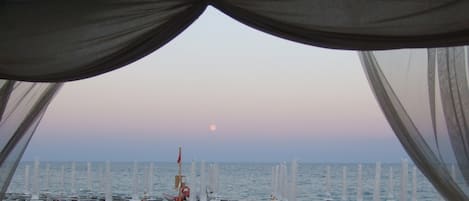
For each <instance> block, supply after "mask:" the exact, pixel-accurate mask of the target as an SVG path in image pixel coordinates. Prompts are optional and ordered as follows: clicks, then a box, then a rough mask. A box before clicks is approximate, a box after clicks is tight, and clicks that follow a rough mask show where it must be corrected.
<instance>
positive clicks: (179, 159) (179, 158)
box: [177, 147, 181, 164]
mask: <svg viewBox="0 0 469 201" xmlns="http://www.w3.org/2000/svg"><path fill="white" fill-rule="evenodd" d="M177 162H178V164H181V147H179V154H178V161H177Z"/></svg>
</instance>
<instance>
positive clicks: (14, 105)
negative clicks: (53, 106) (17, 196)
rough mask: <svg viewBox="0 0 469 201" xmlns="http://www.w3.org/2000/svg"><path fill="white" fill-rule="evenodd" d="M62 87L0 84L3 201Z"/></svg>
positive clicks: (0, 158) (1, 196) (1, 185)
mask: <svg viewBox="0 0 469 201" xmlns="http://www.w3.org/2000/svg"><path fill="white" fill-rule="evenodd" d="M60 86H61V84H55V83H31V82H18V81H8V80H0V105H1V106H0V107H1V108H0V118H1V119H0V134H1V135H0V161H1V163H0V199H3V197H4V193H5V191H6V190H7V188H8V185H9V183H10V180H11V177H12V175H13V173H14V172H15V170H16V167H17V166H18V162H19V160H20V158H21V156H22V155H23V152H24V150H25V149H26V146H27V145H28V142H29V140H30V139H31V137H32V135H33V133H34V131H35V129H36V127H37V125H38V124H39V121H40V120H41V118H42V115H43V114H44V112H45V110H46V108H47V105H48V104H49V102H50V101H51V100H52V98H53V96H54V94H55V93H56V92H57V90H58V89H59V88H60Z"/></svg>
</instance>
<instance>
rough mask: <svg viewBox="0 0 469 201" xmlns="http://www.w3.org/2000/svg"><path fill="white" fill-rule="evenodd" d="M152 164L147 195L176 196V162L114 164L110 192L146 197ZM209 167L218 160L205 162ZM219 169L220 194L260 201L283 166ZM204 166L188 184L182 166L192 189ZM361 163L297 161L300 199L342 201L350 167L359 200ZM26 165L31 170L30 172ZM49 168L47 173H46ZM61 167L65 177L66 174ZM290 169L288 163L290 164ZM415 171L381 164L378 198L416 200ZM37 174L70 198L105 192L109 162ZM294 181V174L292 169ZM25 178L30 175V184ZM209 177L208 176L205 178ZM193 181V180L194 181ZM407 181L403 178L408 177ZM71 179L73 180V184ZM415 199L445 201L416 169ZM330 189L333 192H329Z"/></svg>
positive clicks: (366, 189)
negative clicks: (78, 193)
mask: <svg viewBox="0 0 469 201" xmlns="http://www.w3.org/2000/svg"><path fill="white" fill-rule="evenodd" d="M34 163H35V162H34V161H23V162H20V164H19V166H18V168H17V170H16V172H15V174H14V176H13V178H12V181H11V183H10V186H9V188H8V190H7V193H24V192H31V188H32V187H31V186H32V184H33V181H34V180H33V177H34V175H35V174H34V173H35V170H34ZM72 163H75V168H74V169H75V170H74V171H73V172H75V174H72V170H73V168H72ZM150 163H152V164H153V165H154V169H153V171H152V173H151V174H152V178H153V179H152V182H151V183H152V185H151V188H152V189H150V191H149V193H150V194H151V195H154V196H162V195H163V193H170V194H171V193H175V190H174V176H175V175H176V174H177V172H178V166H177V164H176V163H175V162H172V163H170V162H138V163H137V170H138V171H137V179H134V178H135V177H133V175H134V174H133V170H134V164H135V162H111V175H112V176H111V178H110V179H108V181H110V182H111V184H112V193H113V194H118V195H132V194H133V191H134V189H135V188H136V189H137V192H138V193H139V195H141V196H143V191H145V190H144V188H145V187H144V186H148V185H145V184H144V183H147V184H148V177H149V173H148V169H149V168H148V167H149V166H150ZM204 164H205V167H208V166H209V164H215V163H214V162H204ZM216 164H217V166H218V185H219V190H218V191H219V193H218V194H219V195H220V196H221V197H223V198H226V199H230V200H240V201H241V200H242V201H261V200H270V195H271V194H272V191H273V190H272V189H273V184H272V178H273V176H272V168H273V167H275V166H276V165H279V163H252V162H240V163H226V162H223V163H216ZM200 165H201V162H195V167H196V172H197V173H196V174H195V180H194V181H190V178H191V177H190V176H189V175H190V174H191V169H192V168H191V167H192V163H183V164H182V173H183V174H184V175H186V180H187V183H188V185H189V186H190V187H191V189H192V190H197V188H198V187H197V185H198V184H199V183H200V182H199V181H200V175H201V174H200V169H201V168H200ZM360 165H361V166H362V175H361V178H362V185H361V186H362V192H363V200H365V201H366V200H373V193H374V191H375V186H376V182H375V177H376V171H375V170H376V168H375V167H376V166H375V164H374V163H368V164H367V163H363V164H360ZM358 166H359V164H358V163H346V164H345V163H343V164H341V163H306V162H305V163H303V162H301V161H299V162H297V171H296V174H295V175H296V179H295V180H296V182H295V183H296V185H294V186H295V189H296V190H295V192H296V193H295V194H296V200H297V201H316V200H317V201H321V200H324V199H325V198H326V196H327V195H326V193H325V192H327V191H330V195H331V196H332V198H333V200H342V197H343V168H344V167H346V169H347V171H346V172H347V173H346V194H345V195H346V198H347V200H349V201H355V200H357V187H359V186H360V185H358V177H359V176H358ZM26 167H28V168H27V169H29V171H28V173H26V170H25V169H26ZM46 167H49V168H48V171H46V169H47V168H46ZM62 167H63V168H64V174H62ZM287 167H289V166H288V163H287ZM391 168H392V175H393V177H392V181H393V182H392V192H390V190H389V189H390V186H389V184H390V182H389V181H390V177H389V175H390V170H391ZM327 169H329V175H330V176H329V185H326V183H327ZM412 169H413V166H412V165H411V164H409V168H408V176H407V179H406V181H405V182H404V183H407V184H406V186H404V187H403V188H401V182H402V181H401V164H400V163H383V164H381V176H380V177H379V178H380V182H379V192H380V198H381V199H380V200H387V198H388V196H389V195H393V196H394V198H395V200H400V199H399V198H400V196H401V189H403V190H402V192H405V193H406V196H407V200H409V201H410V200H411V199H412V189H413V187H412V183H413V182H412ZM37 170H38V175H39V179H38V181H39V182H38V187H37V188H38V189H40V191H42V192H45V191H47V192H49V193H51V194H69V193H71V192H72V191H73V192H75V191H79V190H83V189H88V188H89V183H91V191H93V192H103V191H104V189H105V188H104V187H103V185H105V184H104V183H105V181H104V180H106V178H105V177H104V176H103V175H105V174H103V171H104V170H105V162H91V171H88V162H53V161H40V162H39V168H38V169H37ZM89 174H90V175H91V177H90V178H91V182H88V175H89ZM288 174H290V175H289V176H290V177H291V171H288ZM25 175H29V177H28V180H26V179H25ZM203 175H205V173H204V174H203ZM192 178H194V177H192ZM404 178H405V177H404ZM72 179H73V181H74V182H72ZM416 184H417V185H416V198H417V200H418V201H441V200H443V199H442V198H441V196H440V195H439V194H438V193H437V191H436V190H435V189H434V188H433V186H432V185H431V184H430V183H429V182H428V180H427V179H426V178H425V177H424V176H423V175H422V174H421V173H420V172H419V171H417V176H416ZM326 186H329V190H327V189H326Z"/></svg>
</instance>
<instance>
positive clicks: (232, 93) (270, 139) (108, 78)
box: [24, 8, 406, 162]
mask: <svg viewBox="0 0 469 201" xmlns="http://www.w3.org/2000/svg"><path fill="white" fill-rule="evenodd" d="M211 123H214V124H216V125H217V130H216V131H215V132H210V131H209V128H208V127H209V125H210V124H211ZM179 145H181V146H182V147H183V159H184V160H187V161H189V160H193V159H194V160H206V161H260V162H268V161H271V162H277V161H285V160H291V159H298V160H300V161H308V162H357V161H360V162H374V161H385V162H386V161H399V160H400V159H401V158H402V157H406V154H405V153H404V151H403V149H402V147H401V145H400V144H399V142H398V141H397V139H396V137H395V136H394V134H393V132H392V131H391V129H390V128H389V126H388V124H387V122H386V120H385V118H384V116H383V115H382V113H381V111H380V109H379V107H378V105H377V102H376V101H375V99H374V97H373V94H372V92H371V90H370V88H369V86H368V82H367V79H366V77H365V74H364V72H363V69H362V67H361V65H360V61H359V59H358V56H357V53H356V52H354V51H339V50H329V49H323V48H317V47H311V46H306V45H302V44H298V43H293V42H290V41H287V40H284V39H280V38H276V37H273V36H270V35H267V34H265V33H262V32H259V31H256V30H254V29H252V28H249V27H247V26H244V25H242V24H240V23H238V22H236V21H234V20H232V19H230V18H229V17H227V16H225V15H223V14H222V13H220V12H219V11H217V10H215V9H213V8H208V9H207V11H206V12H205V13H204V14H203V15H202V16H201V17H200V18H199V19H198V20H197V21H196V22H195V23H194V24H193V25H192V26H190V27H189V28H188V29H187V30H186V31H184V32H183V33H182V34H181V35H179V36H178V37H177V38H176V39H174V40H173V41H171V42H170V43H168V44H167V45H166V46H164V47H162V48H161V49H159V50H157V51H156V52H154V53H153V54H151V55H149V56H147V57H145V58H144V59H141V60H139V61H137V62H135V63H133V64H131V65H129V66H126V67H124V68H121V69H118V70H116V71H113V72H111V73H107V74H104V75H101V76H97V77H94V78H90V79H86V80H80V81H75V82H70V83H67V84H66V85H65V86H64V87H63V89H62V90H61V91H60V93H59V94H58V95H57V97H56V98H55V100H54V101H53V102H52V103H51V105H50V107H49V109H48V111H47V113H46V115H45V116H44V118H43V120H42V123H41V125H40V126H39V128H38V129H37V132H36V134H35V135H34V136H33V139H32V140H31V142H30V146H29V147H28V149H27V151H26V153H25V156H24V160H31V159H33V158H35V157H38V158H39V159H41V160H78V161H79V160H82V161H87V160H93V161H96V160H114V161H134V160H137V161H149V160H151V161H175V160H176V155H177V147H178V146H179Z"/></svg>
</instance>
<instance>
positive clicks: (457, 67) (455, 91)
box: [359, 47, 469, 200]
mask: <svg viewBox="0 0 469 201" xmlns="http://www.w3.org/2000/svg"><path fill="white" fill-rule="evenodd" d="M359 55H360V58H361V61H362V64H363V67H364V69H365V72H366V74H367V77H368V80H369V82H370V86H371V88H372V90H373V92H374V94H375V96H376V98H377V100H378V102H379V104H380V106H381V109H382V110H383V112H384V114H385V116H386V118H387V120H388V122H389V123H390V125H391V127H392V128H393V130H394V132H395V134H396V136H397V137H398V139H399V140H400V142H401V144H402V145H403V147H404V149H405V150H406V151H407V153H408V154H409V156H410V157H411V158H412V160H413V161H414V162H415V164H416V165H417V166H418V167H419V169H420V170H421V171H422V172H423V174H424V175H425V176H426V177H427V178H428V179H429V180H430V181H431V182H432V184H433V185H434V186H435V187H436V189H438V191H439V192H440V193H441V194H442V195H443V196H444V197H445V198H446V199H447V200H469V157H468V156H469V146H468V145H469V123H468V122H469V121H468V120H469V119H468V118H469V88H468V86H469V84H468V83H469V82H468V79H467V76H468V73H469V71H468V52H467V47H448V48H430V49H408V50H388V51H365V52H360V54H359Z"/></svg>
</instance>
